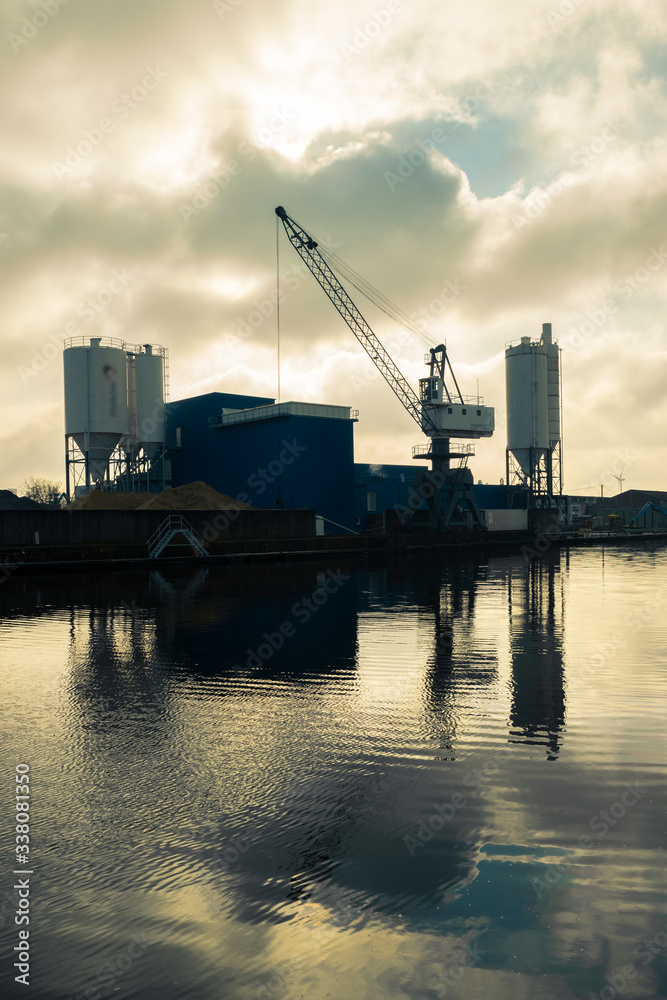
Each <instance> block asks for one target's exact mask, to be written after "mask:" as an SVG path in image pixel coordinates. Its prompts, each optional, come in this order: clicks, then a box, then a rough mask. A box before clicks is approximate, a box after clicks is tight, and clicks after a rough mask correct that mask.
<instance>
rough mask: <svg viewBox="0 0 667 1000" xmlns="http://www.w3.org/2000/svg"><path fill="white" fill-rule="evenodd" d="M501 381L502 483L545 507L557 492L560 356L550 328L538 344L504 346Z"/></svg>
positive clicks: (524, 342) (525, 341) (545, 326)
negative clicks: (519, 488) (503, 422)
mask: <svg viewBox="0 0 667 1000" xmlns="http://www.w3.org/2000/svg"><path fill="white" fill-rule="evenodd" d="M505 376H506V389H507V483H508V485H519V484H520V485H523V486H527V487H528V488H529V490H530V493H531V495H532V496H533V497H536V498H538V503H540V502H542V500H544V501H545V502H546V500H547V498H548V497H552V496H553V495H554V494H555V493H560V492H561V473H560V446H561V421H560V356H559V348H558V344H556V343H554V342H553V340H552V334H551V324H550V323H544V324H543V326H542V336H541V338H540V340H539V341H532V340H531V338H530V337H522V338H521V340H520V341H519V343H517V344H512V345H509V346H508V347H507V350H506V351H505ZM539 498H542V500H539Z"/></svg>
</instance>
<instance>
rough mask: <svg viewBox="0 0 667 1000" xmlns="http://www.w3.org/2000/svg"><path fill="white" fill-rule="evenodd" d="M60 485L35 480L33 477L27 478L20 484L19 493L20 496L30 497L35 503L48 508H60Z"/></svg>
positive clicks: (48, 480) (61, 504)
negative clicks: (45, 505)
mask: <svg viewBox="0 0 667 1000" xmlns="http://www.w3.org/2000/svg"><path fill="white" fill-rule="evenodd" d="M62 485H63V484H62V483H54V482H52V481H51V480H50V479H35V477H34V476H29V477H28V478H27V479H26V480H25V482H24V483H22V484H21V487H20V492H21V496H24V497H30V499H31V500H36V501H37V503H43V504H47V505H48V506H49V507H62V506H63V503H62V501H61V500H60V497H61V494H62Z"/></svg>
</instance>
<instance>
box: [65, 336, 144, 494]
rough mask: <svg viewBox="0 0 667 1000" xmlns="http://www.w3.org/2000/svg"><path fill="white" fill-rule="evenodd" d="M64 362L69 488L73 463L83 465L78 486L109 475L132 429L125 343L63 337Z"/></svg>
mask: <svg viewBox="0 0 667 1000" xmlns="http://www.w3.org/2000/svg"><path fill="white" fill-rule="evenodd" d="M63 364H64V370H65V439H66V444H67V473H68V476H67V478H68V482H67V488H68V493H69V492H70V482H69V473H70V465H71V464H72V462H74V464H76V465H77V466H78V467H79V481H78V483H77V485H79V486H85V488H87V489H88V488H90V486H91V485H92V484H93V483H94V482H95V481H96V480H98V479H99V480H100V481H104V480H105V479H109V459H110V458H111V456H112V454H113V453H114V451H115V449H116V448H117V447H118V445H119V444H120V443H121V442H122V441H123V440H124V439H125V437H126V435H127V433H128V430H129V427H128V413H127V365H126V360H125V344H124V343H123V342H122V341H118V340H109V339H106V338H105V339H104V340H103V339H102V338H101V337H91V338H90V341H89V342H88V341H87V340H86V339H85V338H79V339H77V340H75V339H74V338H72V339H71V340H68V341H66V342H65V351H64V354H63ZM72 443H73V444H74V445H75V446H76V449H78V453H79V455H78V456H77V455H75V454H73V451H72V447H71V446H72Z"/></svg>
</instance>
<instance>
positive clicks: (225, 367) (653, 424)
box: [0, 0, 667, 495]
mask: <svg viewBox="0 0 667 1000" xmlns="http://www.w3.org/2000/svg"><path fill="white" fill-rule="evenodd" d="M0 18H1V25H0V28H1V30H0V45H1V46H2V54H1V58H0V84H1V85H0V117H1V118H2V137H3V139H2V144H1V145H0V269H1V273H2V284H3V290H2V301H3V310H2V311H3V323H2V337H3V341H4V343H3V353H4V359H5V361H4V365H3V366H2V370H1V372H0V378H1V379H2V384H1V390H2V391H1V394H0V435H1V438H2V440H1V442H0V488H16V487H19V486H20V484H21V483H22V482H23V481H24V480H25V479H26V477H28V476H37V477H41V476H44V477H46V478H49V479H53V480H56V481H63V480H64V411H63V373H62V344H63V341H64V339H65V338H67V337H70V336H76V337H91V336H102V337H114V338H118V339H121V340H123V341H125V342H126V343H128V344H140V343H147V342H151V343H156V344H161V345H163V346H164V347H166V348H167V349H168V351H169V358H170V398H171V399H173V400H176V399H181V398H184V397H186V396H192V395H196V394H199V393H204V392H212V391H223V392H232V393H234V392H238V393H249V394H257V395H266V396H272V397H275V396H276V394H277V381H278V365H277V331H278V324H277V318H276V308H275V300H276V290H277V270H278V267H277V241H276V235H277V228H276V216H275V212H274V209H275V207H276V206H277V205H283V206H284V207H285V208H286V209H287V211H288V213H289V214H290V215H292V216H293V217H294V218H295V219H296V220H297V221H298V222H299V223H300V224H301V225H302V226H303V227H304V228H305V229H306V230H308V231H309V232H312V233H313V234H314V235H316V236H317V237H318V238H319V239H320V240H327V241H328V242H329V244H330V246H332V248H334V249H335V251H336V253H337V254H338V255H339V256H341V257H342V258H344V260H345V261H346V262H347V263H348V264H350V265H351V266H352V267H353V268H354V269H355V270H357V271H359V272H360V273H361V274H363V275H364V277H365V278H367V279H368V280H369V281H370V282H371V283H372V284H373V285H375V286H376V287H377V288H378V289H380V290H381V291H382V292H383V293H384V294H385V295H387V296H389V297H390V298H391V299H392V300H393V301H394V302H395V303H396V304H397V305H398V306H399V307H400V308H401V309H402V310H403V311H404V312H405V313H408V314H409V315H411V316H412V315H414V317H415V318H416V319H417V320H418V322H419V324H420V325H421V326H422V327H423V328H424V329H425V330H426V331H427V333H428V335H429V337H430V338H431V339H432V342H433V344H434V345H436V344H439V343H441V342H445V343H446V345H447V350H448V353H449V356H450V359H451V361H452V364H453V366H454V370H455V373H456V376H457V378H458V381H459V383H460V385H461V389H462V391H463V393H464V394H474V393H476V392H477V388H478V386H479V393H480V394H481V395H482V396H483V397H484V401H485V403H486V404H487V405H491V406H493V407H495V417H496V432H495V434H494V436H493V437H492V438H490V439H488V440H483V441H480V442H477V444H476V457H475V458H474V459H472V460H471V468H472V471H473V474H474V476H475V479H482V480H483V481H485V482H499V481H500V479H501V478H503V477H504V475H505V447H506V431H505V426H506V422H505V375H504V351H505V346H506V344H507V343H509V342H512V341H517V340H518V339H519V338H520V337H522V336H530V337H532V338H537V337H539V334H540V331H541V328H542V323H544V322H550V323H552V326H553V334H554V338H555V339H556V340H557V341H558V342H559V344H560V346H561V348H562V372H563V473H564V487H565V490H566V491H568V492H571V493H580V492H584V493H591V494H599V492H600V485H601V484H602V485H603V486H604V488H605V495H607V494H612V493H616V492H618V488H619V483H618V479H617V478H615V477H618V476H622V478H623V488H624V489H628V488H638V489H650V488H653V489H663V490H664V489H667V444H666V443H665V434H664V429H665V427H666V426H667V400H666V396H665V386H666V385H667V335H666V333H665V324H664V310H665V299H666V298H667V140H666V138H665V135H666V132H665V124H666V119H667V102H666V101H665V69H666V67H667V64H666V63H665V60H664V43H665V36H666V33H667V7H666V6H665V4H664V3H663V2H662V0H618V2H616V0H545V2H544V3H542V2H541V0H515V2H514V3H512V4H511V5H508V4H506V3H503V2H500V0H470V2H468V3H466V4H459V3H443V2H442V0H375V2H367V0H354V2H351V0H338V2H337V3H336V4H330V3H319V4H317V3H314V2H312V0H311V2H310V3H307V2H306V0H188V2H187V3H186V2H185V0H181V2H177V0H67V2H63V0H0ZM279 235H280V239H279V240H278V258H279V271H280V284H279V288H280V292H281V305H280V398H281V399H282V400H290V399H291V400H299V401H311V402H319V403H329V404H337V405H344V406H350V407H354V408H355V409H358V410H359V422H358V423H357V424H355V458H356V460H357V461H359V462H371V463H378V464H380V463H400V464H409V462H410V460H411V457H410V456H411V449H412V446H413V445H415V444H419V443H423V442H424V438H423V435H422V433H421V431H420V429H419V428H418V427H417V425H416V424H415V423H414V421H413V420H412V418H411V416H410V415H409V414H408V413H407V411H405V410H404V409H403V407H402V406H401V404H400V402H399V401H398V399H397V398H396V397H395V396H394V395H393V393H392V391H391V389H390V388H389V387H388V385H386V383H384V381H383V380H382V379H381V378H380V377H376V372H375V369H374V368H373V365H372V363H371V361H370V360H369V359H368V358H367V356H366V354H365V353H364V351H363V349H362V347H361V346H360V345H359V344H358V342H357V341H356V340H355V338H354V336H353V335H352V333H351V331H350V330H349V329H348V328H347V326H346V325H345V323H344V322H343V320H342V319H341V317H340V316H339V315H338V313H337V312H336V311H335V309H334V308H333V306H332V305H331V303H330V302H329V300H328V299H327V298H326V296H325V294H324V292H323V291H322V290H321V289H320V288H319V286H318V285H317V283H316V282H315V280H314V279H313V278H311V277H308V276H306V275H305V274H304V273H303V265H301V263H300V261H299V258H298V256H297V254H296V252H295V251H294V250H293V248H292V247H291V246H290V245H289V243H288V242H287V239H286V237H285V235H284V233H283V232H282V229H281V230H280V233H279ZM355 294H356V293H355ZM357 304H358V305H359V307H360V308H361V311H362V312H363V313H364V315H365V317H366V319H367V320H368V322H369V323H370V325H371V327H372V328H373V329H374V331H375V332H376V333H377V334H378V336H379V337H380V339H381V340H382V341H383V343H384V344H385V346H387V348H388V349H390V352H391V353H392V355H393V357H394V359H395V361H396V362H397V364H398V366H399V368H400V369H401V371H402V372H403V374H404V375H405V376H406V378H407V379H408V380H409V381H410V382H411V384H412V385H413V386H415V388H416V387H417V383H418V380H419V378H420V377H422V376H423V375H425V374H426V369H425V367H424V347H423V345H422V344H421V343H420V342H419V341H418V340H417V339H416V338H415V337H414V336H412V335H407V334H406V335H403V331H402V330H401V328H397V327H396V326H395V325H394V324H393V323H392V321H391V320H389V318H388V317H387V316H385V315H384V314H383V313H381V312H378V311H377V310H376V308H375V307H374V306H371V305H370V304H369V303H366V302H365V300H363V299H359V300H358V302H357Z"/></svg>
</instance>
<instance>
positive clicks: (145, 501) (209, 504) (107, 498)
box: [68, 481, 256, 510]
mask: <svg viewBox="0 0 667 1000" xmlns="http://www.w3.org/2000/svg"><path fill="white" fill-rule="evenodd" d="M133 509H134V510H255V509H256V508H255V507H252V506H251V505H250V504H247V503H241V501H239V500H234V499H233V497H230V496H227V494H226V493H218V491H217V490H214V489H213V487H212V486H209V485H208V484H207V483H203V482H201V481H199V482H196V483H187V484H186V485H185V486H177V487H176V489H173V490H163V491H162V493H108V492H107V491H106V490H91V491H90V492H89V493H86V494H85V496H82V497H79V498H78V499H77V500H73V501H72V502H71V503H70V504H69V506H68V510H133Z"/></svg>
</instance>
